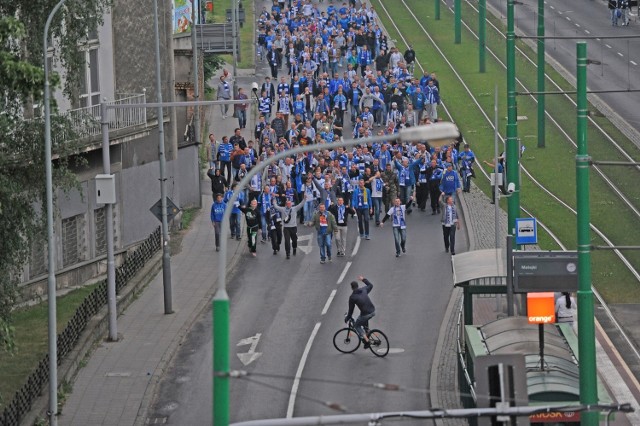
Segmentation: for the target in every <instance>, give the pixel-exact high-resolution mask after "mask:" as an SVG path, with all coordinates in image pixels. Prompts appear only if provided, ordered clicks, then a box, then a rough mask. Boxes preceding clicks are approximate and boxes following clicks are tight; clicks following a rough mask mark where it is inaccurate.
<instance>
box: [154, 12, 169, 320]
mask: <svg viewBox="0 0 640 426" xmlns="http://www.w3.org/2000/svg"><path fill="white" fill-rule="evenodd" d="M153 24H154V30H155V39H156V45H155V50H156V92H157V93H156V97H157V100H158V104H162V82H161V74H160V30H159V28H158V0H153ZM157 114H158V157H159V160H160V204H161V212H162V213H161V216H162V283H163V288H164V313H165V314H172V313H173V306H172V303H173V302H172V298H173V296H172V295H171V251H170V247H169V225H168V223H167V178H166V172H165V169H166V167H167V162H166V158H165V155H164V114H163V112H162V106H159V107H158V112H157Z"/></svg>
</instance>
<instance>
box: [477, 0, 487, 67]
mask: <svg viewBox="0 0 640 426" xmlns="http://www.w3.org/2000/svg"><path fill="white" fill-rule="evenodd" d="M486 34H487V0H480V1H479V2H478V54H479V57H478V59H479V61H480V63H479V69H480V72H481V73H483V72H485V70H486V62H487V61H486V53H487V42H486V38H485V37H486Z"/></svg>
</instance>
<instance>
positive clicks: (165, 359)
mask: <svg viewBox="0 0 640 426" xmlns="http://www.w3.org/2000/svg"><path fill="white" fill-rule="evenodd" d="M204 210H206V209H202V210H201V212H202V211H204ZM246 251H247V246H246V245H245V244H242V243H241V244H239V245H238V247H237V248H236V250H235V251H234V252H233V254H232V255H231V257H230V258H229V259H228V260H227V277H228V278H229V277H231V276H232V274H233V272H234V271H235V269H236V266H237V264H238V262H239V260H240V258H241V255H242V254H244V253H245V252H246ZM217 288H218V280H217V279H216V280H215V282H214V283H213V284H212V286H211V288H210V291H211V294H210V296H209V297H208V298H206V299H203V300H202V301H201V302H200V303H199V304H198V305H197V306H196V307H195V309H194V310H193V311H192V314H191V316H190V317H189V319H188V321H187V323H186V324H185V325H184V326H183V327H182V328H181V329H180V331H179V332H178V334H177V335H176V336H175V337H174V338H173V339H172V340H171V343H170V344H169V347H168V348H167V350H166V351H165V353H164V354H163V355H162V358H161V359H160V362H159V364H158V365H157V367H156V368H155V370H154V372H153V374H152V375H151V379H150V380H149V384H148V385H147V388H146V390H145V392H144V396H143V397H142V402H141V403H140V408H139V409H138V415H137V416H136V420H135V422H134V426H143V425H145V424H146V420H147V414H148V412H149V408H150V406H151V404H152V403H153V401H154V400H155V398H156V396H157V392H158V385H159V384H160V381H161V380H162V378H163V377H164V373H165V371H166V370H167V369H169V368H170V366H171V364H172V362H173V359H174V357H175V355H176V353H177V352H178V348H179V347H180V344H181V343H182V341H184V339H185V338H186V336H187V334H188V333H189V331H190V330H191V328H192V326H193V324H194V323H195V322H196V321H197V320H198V318H200V315H201V314H202V313H203V312H204V311H205V310H206V309H208V308H209V306H210V304H211V300H212V298H213V296H214V293H215V290H216V289H217Z"/></svg>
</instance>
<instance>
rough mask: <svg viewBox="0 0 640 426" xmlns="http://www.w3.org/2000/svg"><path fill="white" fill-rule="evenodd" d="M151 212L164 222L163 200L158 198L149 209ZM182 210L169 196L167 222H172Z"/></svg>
mask: <svg viewBox="0 0 640 426" xmlns="http://www.w3.org/2000/svg"><path fill="white" fill-rule="evenodd" d="M149 210H150V211H151V213H153V215H154V216H155V217H156V218H157V219H158V220H159V221H160V222H162V200H161V199H160V200H158V202H156V203H155V204H154V205H153V206H151V208H150V209H149ZM178 212H180V208H179V207H178V206H176V205H175V204H174V202H173V201H171V198H169V197H167V223H169V222H171V221H172V220H173V218H174V217H175V216H176V215H177V214H178Z"/></svg>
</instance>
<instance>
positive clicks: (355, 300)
mask: <svg viewBox="0 0 640 426" xmlns="http://www.w3.org/2000/svg"><path fill="white" fill-rule="evenodd" d="M358 279H359V280H360V281H362V282H363V283H364V284H365V287H360V288H358V282H357V281H351V289H352V290H353V292H352V293H351V296H349V313H347V316H346V317H345V319H344V322H349V320H351V319H353V318H352V317H351V315H352V314H353V308H354V307H355V306H357V307H358V309H360V316H359V317H358V319H356V321H355V323H354V325H353V326H354V328H355V329H356V332H357V333H358V335H360V337H362V339H363V340H364V348H365V349H368V348H369V337H368V336H367V334H366V333H365V332H364V330H363V328H362V326H363V325H367V324H368V323H369V320H370V319H371V318H373V316H374V315H375V314H376V308H375V306H373V303H372V302H371V299H369V293H371V290H372V289H373V284H371V281H369V280H368V279H366V278H365V277H363V276H362V275H360V276H359V277H358Z"/></svg>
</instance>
